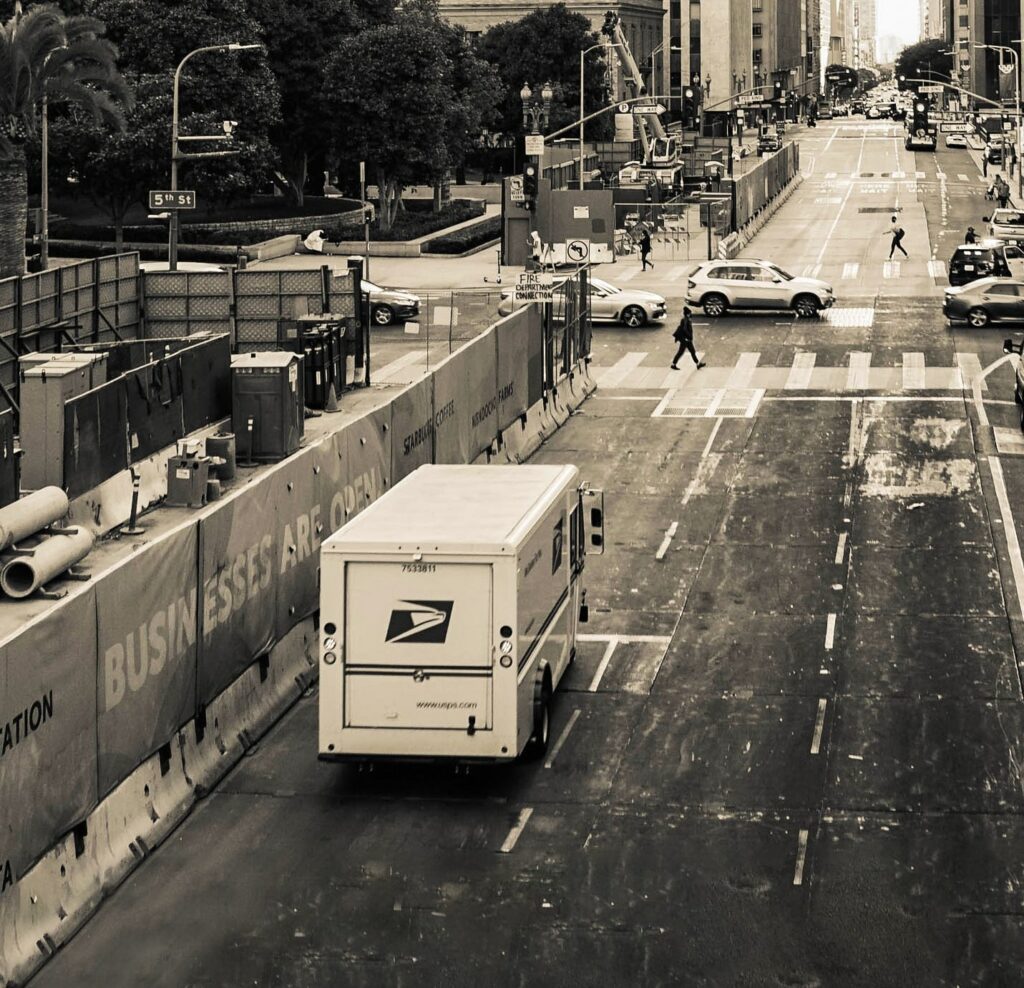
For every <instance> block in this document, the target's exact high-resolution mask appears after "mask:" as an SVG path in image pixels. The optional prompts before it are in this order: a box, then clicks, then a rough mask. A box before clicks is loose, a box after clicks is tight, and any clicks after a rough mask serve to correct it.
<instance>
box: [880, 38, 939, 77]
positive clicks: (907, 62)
mask: <svg viewBox="0 0 1024 988" xmlns="http://www.w3.org/2000/svg"><path fill="white" fill-rule="evenodd" d="M946 47H947V43H946V42H945V41H942V40H941V39H939V38H930V39H929V40H927V41H919V42H917V44H914V45H907V47H906V48H904V49H903V50H902V51H901V52H900V53H899V54H898V55H897V56H896V64H895V67H894V73H895V75H896V78H897V79H898V78H899V77H900V76H906V78H908V79H926V80H928V79H935V80H945V81H948V80H949V78H950V72H952V70H953V57H952V56H951V55H947V54H945V49H946Z"/></svg>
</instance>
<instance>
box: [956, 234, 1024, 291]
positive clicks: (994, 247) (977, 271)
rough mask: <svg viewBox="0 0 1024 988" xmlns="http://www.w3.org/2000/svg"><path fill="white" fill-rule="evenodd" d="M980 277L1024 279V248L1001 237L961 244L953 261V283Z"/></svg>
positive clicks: (968, 282)
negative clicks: (1002, 239) (1008, 242)
mask: <svg viewBox="0 0 1024 988" xmlns="http://www.w3.org/2000/svg"><path fill="white" fill-rule="evenodd" d="M979 278H1024V251H1022V250H1021V249H1020V248H1019V247H1016V246H1014V245H1012V244H1005V243H1003V242H1002V241H1001V240H981V241H979V242H978V243H976V244H961V245H960V246H959V247H957V249H956V250H955V251H953V256H952V257H951V258H950V260H949V283H950V284H951V285H967V284H970V283H971V282H972V281H977V280H978V279H979Z"/></svg>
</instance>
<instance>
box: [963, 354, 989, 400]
mask: <svg viewBox="0 0 1024 988" xmlns="http://www.w3.org/2000/svg"><path fill="white" fill-rule="evenodd" d="M956 362H957V365H958V366H959V368H960V377H961V378H962V380H963V384H964V387H965V388H973V387H974V382H975V381H981V390H982V391H988V382H987V381H986V380H985V378H984V376H983V375H982V373H981V360H980V359H979V357H978V355H977V354H976V353H958V354H957V355H956Z"/></svg>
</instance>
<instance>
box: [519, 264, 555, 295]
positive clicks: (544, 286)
mask: <svg viewBox="0 0 1024 988" xmlns="http://www.w3.org/2000/svg"><path fill="white" fill-rule="evenodd" d="M514 291H515V297H516V301H518V302H550V301H551V299H552V297H553V294H554V291H555V280H554V276H553V275H551V274H542V273H541V272H539V271H524V272H523V273H522V274H520V275H519V281H518V283H517V284H516V287H515V289H514Z"/></svg>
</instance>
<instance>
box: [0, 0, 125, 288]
mask: <svg viewBox="0 0 1024 988" xmlns="http://www.w3.org/2000/svg"><path fill="white" fill-rule="evenodd" d="M105 32H106V25H105V24H104V23H103V22H102V21H99V20H96V18H94V17H81V16H72V17H69V16H66V15H65V14H64V13H63V11H61V10H60V9H59V8H58V7H56V6H54V5H53V4H41V5H40V6H37V7H32V8H31V9H30V10H29V11H28V12H27V13H23V12H22V9H21V3H20V2H18V3H16V4H15V10H14V16H13V17H12V18H11V19H10V20H9V21H8V22H7V23H6V24H4V25H3V27H2V28H0V278H6V277H10V276H11V275H17V274H22V273H23V272H24V269H25V232H26V224H27V221H28V178H27V172H28V169H27V165H26V161H25V142H26V140H27V139H28V138H30V137H33V136H35V134H36V133H38V130H39V120H40V114H41V111H42V108H43V106H44V104H46V105H50V106H52V105H54V104H59V103H65V104H69V105H70V106H72V107H76V108H79V109H80V110H83V111H85V112H87V113H89V114H91V115H92V116H93V118H94V119H96V120H97V121H103V122H106V123H109V124H111V125H113V126H115V127H118V128H120V127H123V125H124V120H123V117H122V114H121V106H120V103H125V102H127V101H128V100H129V99H130V92H129V89H128V87H127V85H126V84H125V82H124V80H123V79H122V78H121V76H120V74H119V73H118V71H117V65H116V60H117V49H116V48H115V47H114V46H113V45H112V44H111V43H110V42H109V41H107V39H106V38H104V37H103V35H104V33H105Z"/></svg>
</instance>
